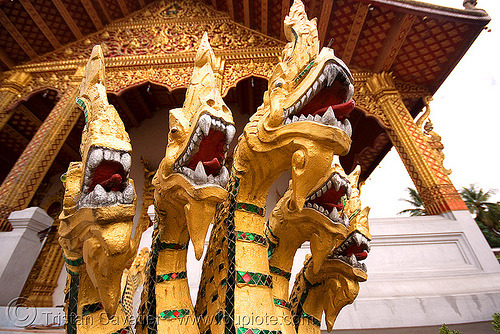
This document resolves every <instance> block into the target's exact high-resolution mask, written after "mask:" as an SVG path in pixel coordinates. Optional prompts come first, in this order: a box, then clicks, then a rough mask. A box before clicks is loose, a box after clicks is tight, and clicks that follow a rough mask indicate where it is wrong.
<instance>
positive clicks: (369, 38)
mask: <svg viewBox="0 0 500 334" xmlns="http://www.w3.org/2000/svg"><path fill="white" fill-rule="evenodd" d="M457 1H459V0H457ZM152 2H154V1H151V0H142V1H134V0H108V1H103V0H64V1H62V0H53V1H44V0H15V1H1V2H0V22H1V24H2V26H3V29H1V30H0V60H1V62H0V67H1V69H3V70H7V69H9V68H13V67H15V66H16V65H19V64H24V63H26V62H28V61H35V62H36V61H37V60H38V59H40V58H43V56H44V55H45V54H47V53H50V52H53V51H55V50H63V49H65V47H66V46H67V45H69V44H70V43H72V42H74V41H76V40H84V39H85V38H86V37H88V36H90V35H91V34H93V33H95V32H97V31H99V30H101V29H103V28H105V26H106V25H108V24H110V23H116V22H118V21H120V20H122V19H123V18H126V17H129V16H131V15H133V14H134V12H136V11H138V10H140V9H142V8H144V7H146V6H148V5H149V4H150V3H152ZM167 2H168V1H167ZM203 2H204V3H205V4H206V5H208V6H211V7H212V8H214V9H216V10H217V11H221V12H224V13H226V14H228V15H229V16H230V18H231V19H232V20H234V21H236V22H238V23H241V24H243V25H245V26H246V27H248V28H251V29H253V30H257V31H259V32H261V33H263V34H265V35H269V36H271V37H275V38H277V39H280V40H282V41H285V37H284V33H283V18H284V16H285V15H286V14H287V13H288V9H289V7H290V2H291V1H290V0H286V1H281V0H257V1H250V0H244V1H234V0H205V1H203ZM172 3H173V2H172ZM304 4H305V6H306V9H307V12H308V15H309V17H317V18H318V28H319V37H320V40H321V42H322V45H327V44H328V43H329V42H330V41H331V40H332V39H333V43H332V44H331V45H332V47H333V48H334V50H335V52H336V54H337V55H338V56H340V57H341V58H342V59H343V60H344V61H345V62H346V63H347V64H348V65H349V66H351V67H353V68H359V69H365V70H371V71H373V72H378V71H380V70H386V71H392V72H393V73H394V75H395V76H396V77H397V78H398V79H401V80H403V81H405V82H411V83H416V84H420V85H425V86H426V87H427V88H428V89H429V91H430V92H431V93H433V92H435V91H436V90H437V88H438V87H439V86H440V85H441V84H442V82H443V81H444V80H445V79H446V77H447V76H448V74H449V73H450V72H451V70H452V69H453V68H454V67H455V65H456V64H457V63H458V61H459V60H460V58H461V57H462V56H463V54H464V53H465V52H466V51H467V49H468V48H469V46H470V45H471V43H472V42H473V41H474V40H475V38H476V37H477V35H478V34H479V33H480V32H481V30H482V29H483V28H484V27H485V26H486V24H487V23H488V22H489V20H490V17H489V16H488V14H487V13H486V12H485V11H483V10H480V9H455V8H447V7H441V6H437V5H431V4H427V3H423V2H419V1H414V0H337V1H331V0H325V1H313V0H304ZM469 7H471V6H470V5H469ZM471 8H474V7H471Z"/></svg>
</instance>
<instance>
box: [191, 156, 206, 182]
mask: <svg viewBox="0 0 500 334" xmlns="http://www.w3.org/2000/svg"><path fill="white" fill-rule="evenodd" d="M207 180H208V178H207V174H206V173H205V167H203V163H202V162H201V161H198V164H197V165H196V169H195V170H194V175H193V181H194V182H195V183H196V184H204V183H207Z"/></svg>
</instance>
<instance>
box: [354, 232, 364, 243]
mask: <svg viewBox="0 0 500 334" xmlns="http://www.w3.org/2000/svg"><path fill="white" fill-rule="evenodd" d="M353 237H354V241H356V245H358V246H360V245H361V242H362V241H363V237H362V236H361V234H359V233H355V234H354V236H353Z"/></svg>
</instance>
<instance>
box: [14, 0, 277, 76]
mask: <svg viewBox="0 0 500 334" xmlns="http://www.w3.org/2000/svg"><path fill="white" fill-rule="evenodd" d="M205 31H206V32H207V33H208V36H209V39H210V44H211V46H212V48H213V49H214V50H215V52H216V53H223V54H224V55H225V56H227V57H229V58H234V57H235V56H237V55H238V54H248V53H249V51H251V50H263V51H264V50H266V52H267V56H269V51H272V53H273V54H274V53H275V54H276V55H278V54H279V50H281V49H282V48H283V45H284V43H283V42H281V41H279V40H276V39H273V38H271V37H268V36H266V35H263V34H261V33H259V32H256V31H253V30H251V29H248V28H246V27H244V26H243V25H240V24H238V23H235V22H233V21H231V20H230V18H229V16H228V15H227V14H226V13H223V12H218V11H215V10H213V9H212V8H210V7H208V6H205V5H203V4H201V3H198V2H196V1H192V0H185V1H168V0H167V1H160V2H157V3H154V4H151V5H149V6H147V7H145V8H144V9H142V10H140V11H139V12H137V13H135V14H134V15H132V16H131V17H129V18H125V19H123V20H121V21H118V22H115V23H112V24H110V25H108V26H106V27H105V28H104V29H103V30H101V31H99V32H97V33H95V34H92V35H90V36H87V37H85V38H84V39H82V40H79V41H77V42H75V43H73V44H70V45H69V46H67V47H66V48H64V49H59V50H57V51H54V52H52V53H49V54H47V55H45V56H42V57H40V58H38V59H36V60H34V61H32V62H30V63H28V64H26V65H22V66H20V68H27V69H29V68H31V71H37V70H36V68H37V67H39V66H41V65H42V64H43V67H44V68H45V69H44V70H45V71H46V70H47V69H57V70H61V69H63V68H68V67H72V66H71V65H74V64H79V63H84V62H85V60H86V59H88V57H89V56H90V53H91V51H92V47H93V46H94V45H96V44H100V45H101V47H102V50H103V53H104V56H105V58H107V63H108V65H107V66H110V67H113V66H124V65H125V66H131V65H146V63H144V62H145V61H146V62H147V65H151V64H156V65H157V64H162V63H171V62H173V61H172V59H175V62H190V61H191V60H192V59H193V57H194V54H195V52H194V50H196V47H197V45H198V43H199V41H200V40H201V37H202V35H203V33H204V32H205ZM110 58H112V60H110ZM152 59H154V60H155V61H154V63H151V60H152Z"/></svg>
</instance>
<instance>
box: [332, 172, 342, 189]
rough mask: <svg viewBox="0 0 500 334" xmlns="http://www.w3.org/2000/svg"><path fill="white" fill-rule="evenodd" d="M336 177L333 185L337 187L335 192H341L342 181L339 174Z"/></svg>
mask: <svg viewBox="0 0 500 334" xmlns="http://www.w3.org/2000/svg"><path fill="white" fill-rule="evenodd" d="M335 176H337V177H336V178H335V182H334V183H333V185H334V187H335V191H339V189H340V183H341V181H340V180H341V179H340V177H338V175H337V174H335Z"/></svg>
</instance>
